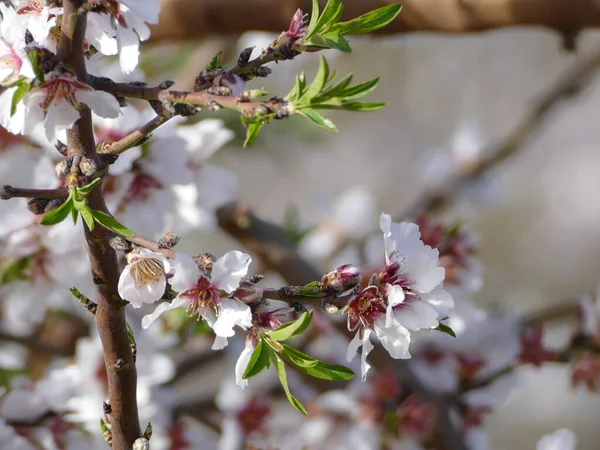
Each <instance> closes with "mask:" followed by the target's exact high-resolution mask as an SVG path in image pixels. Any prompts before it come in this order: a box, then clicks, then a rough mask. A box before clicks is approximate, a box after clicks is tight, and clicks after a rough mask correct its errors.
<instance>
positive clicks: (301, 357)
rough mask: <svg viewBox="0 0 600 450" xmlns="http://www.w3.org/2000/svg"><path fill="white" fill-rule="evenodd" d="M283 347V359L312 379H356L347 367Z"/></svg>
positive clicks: (284, 345)
mask: <svg viewBox="0 0 600 450" xmlns="http://www.w3.org/2000/svg"><path fill="white" fill-rule="evenodd" d="M281 345H282V346H283V350H282V351H281V353H280V354H281V357H282V358H284V359H285V360H286V361H288V362H289V363H290V364H292V365H293V366H294V367H296V368H297V369H298V370H300V371H302V372H304V373H306V374H308V375H310V376H312V377H315V378H321V379H323V380H333V381H346V380H350V379H352V378H354V372H353V371H352V370H350V369H349V368H347V367H345V366H340V365H338V364H329V363H326V362H324V361H321V360H319V359H316V358H313V357H312V356H309V355H307V354H306V353H303V352H301V351H300V350H298V349H297V348H294V347H291V346H289V345H287V344H281Z"/></svg>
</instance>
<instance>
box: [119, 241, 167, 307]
mask: <svg viewBox="0 0 600 450" xmlns="http://www.w3.org/2000/svg"><path fill="white" fill-rule="evenodd" d="M126 258H127V263H128V264H127V266H125V269H123V272H121V276H120V277H119V295H120V296H121V298H122V299H124V300H127V301H128V302H130V303H131V305H132V306H133V307H134V308H140V307H141V306H142V304H144V303H154V302H155V301H157V300H158V299H160V298H161V297H162V296H163V294H164V293H165V288H166V286H167V277H166V274H167V273H168V272H169V270H170V268H171V267H170V263H169V260H168V259H167V257H166V256H164V255H163V254H162V253H157V252H153V251H151V250H148V249H146V248H140V249H138V251H132V252H130V253H128V254H127V255H126Z"/></svg>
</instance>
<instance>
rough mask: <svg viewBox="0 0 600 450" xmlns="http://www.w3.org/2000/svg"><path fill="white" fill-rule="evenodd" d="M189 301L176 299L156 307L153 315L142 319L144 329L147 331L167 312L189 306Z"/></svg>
mask: <svg viewBox="0 0 600 450" xmlns="http://www.w3.org/2000/svg"><path fill="white" fill-rule="evenodd" d="M187 304H188V300H187V299H184V298H179V297H176V298H175V299H174V300H173V301H172V302H171V303H167V302H164V303H161V304H160V305H158V306H157V307H156V309H155V310H154V311H153V312H152V313H151V314H148V315H146V316H144V317H143V318H142V328H144V329H146V328H148V327H149V326H150V324H152V322H154V321H155V320H156V319H158V317H159V316H160V315H161V314H162V313H164V312H166V311H170V310H172V309H175V308H180V307H182V306H187Z"/></svg>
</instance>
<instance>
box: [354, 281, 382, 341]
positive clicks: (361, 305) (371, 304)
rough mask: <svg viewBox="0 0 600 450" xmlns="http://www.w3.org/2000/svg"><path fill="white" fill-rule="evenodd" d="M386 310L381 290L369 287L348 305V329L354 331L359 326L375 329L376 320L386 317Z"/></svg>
mask: <svg viewBox="0 0 600 450" xmlns="http://www.w3.org/2000/svg"><path fill="white" fill-rule="evenodd" d="M385 310H386V307H385V304H384V302H383V299H382V298H381V297H380V295H379V289H378V288H377V287H376V286H369V287H368V288H366V289H365V290H363V291H362V292H361V293H360V294H358V295H357V296H356V297H354V298H353V299H352V300H351V301H350V303H348V306H347V313H348V329H349V330H350V331H353V330H355V329H356V327H357V326H359V325H361V326H362V327H363V328H370V329H373V324H374V323H375V319H377V318H380V317H385Z"/></svg>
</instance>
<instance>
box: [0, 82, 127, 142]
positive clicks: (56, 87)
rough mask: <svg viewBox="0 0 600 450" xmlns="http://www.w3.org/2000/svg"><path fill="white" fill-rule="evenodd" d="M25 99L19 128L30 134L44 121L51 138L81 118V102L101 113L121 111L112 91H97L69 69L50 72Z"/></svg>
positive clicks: (47, 133) (118, 112)
mask: <svg viewBox="0 0 600 450" xmlns="http://www.w3.org/2000/svg"><path fill="white" fill-rule="evenodd" d="M23 103H24V106H25V108H24V110H22V114H23V115H24V117H23V119H24V120H23V123H22V129H21V130H18V132H20V133H22V134H31V132H32V131H33V129H34V128H35V126H36V125H37V124H38V123H40V122H43V123H44V127H45V130H46V137H47V139H48V141H50V142H54V140H55V136H56V132H57V131H58V130H67V129H69V128H71V127H72V126H73V124H74V123H75V121H76V120H77V119H79V111H78V108H79V107H80V105H81V104H86V105H87V106H89V107H90V108H91V109H92V110H93V111H94V112H95V113H96V114H98V115H99V116H102V117H117V116H118V115H119V114H120V113H121V108H120V106H119V102H117V100H116V99H115V98H114V97H113V96H112V95H110V94H108V93H106V92H101V91H95V90H94V89H92V87H91V86H89V85H87V84H85V83H82V82H81V81H79V80H77V78H76V77H75V76H73V75H70V74H67V73H62V74H47V77H46V81H45V82H44V83H42V84H40V85H39V88H34V89H32V90H31V91H30V92H29V93H28V94H27V95H26V96H25V97H24V99H23ZM3 112H4V111H3ZM17 112H18V113H19V110H18V111H17ZM12 120H17V119H12Z"/></svg>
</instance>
